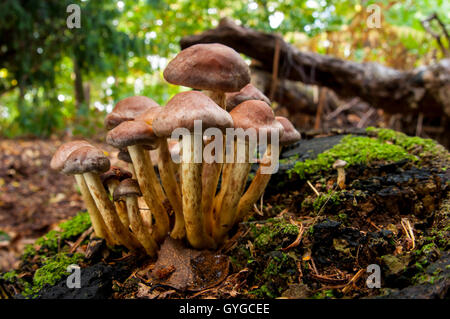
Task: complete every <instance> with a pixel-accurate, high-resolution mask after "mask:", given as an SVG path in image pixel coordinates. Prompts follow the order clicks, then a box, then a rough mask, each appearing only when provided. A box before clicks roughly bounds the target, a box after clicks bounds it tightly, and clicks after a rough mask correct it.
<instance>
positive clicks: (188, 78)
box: [164, 43, 250, 92]
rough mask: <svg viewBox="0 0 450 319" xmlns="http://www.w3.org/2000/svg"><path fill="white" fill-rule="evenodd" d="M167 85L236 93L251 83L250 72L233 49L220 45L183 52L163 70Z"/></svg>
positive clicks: (203, 45)
mask: <svg viewBox="0 0 450 319" xmlns="http://www.w3.org/2000/svg"><path fill="white" fill-rule="evenodd" d="M164 78H165V79H166V81H167V82H169V83H172V84H177V85H183V86H187V87H191V88H194V89H199V90H210V91H220V92H237V91H239V90H240V89H241V88H242V87H244V86H245V85H246V84H247V83H249V82H250V70H249V67H248V65H247V64H246V63H245V61H244V59H242V57H241V56H240V55H239V53H237V52H236V51H234V50H233V49H232V48H230V47H227V46H225V45H223V44H219V43H208V44H195V45H193V46H190V47H189V48H186V49H184V50H182V51H181V52H180V53H178V55H177V56H176V57H175V58H174V59H173V60H172V61H170V63H169V64H168V65H167V67H166V69H165V70H164Z"/></svg>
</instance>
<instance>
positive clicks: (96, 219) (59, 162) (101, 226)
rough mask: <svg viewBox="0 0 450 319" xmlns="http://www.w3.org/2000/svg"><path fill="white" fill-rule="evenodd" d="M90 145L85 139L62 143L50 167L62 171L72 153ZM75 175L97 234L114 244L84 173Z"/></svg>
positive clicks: (109, 243) (108, 242)
mask: <svg viewBox="0 0 450 319" xmlns="http://www.w3.org/2000/svg"><path fill="white" fill-rule="evenodd" d="M90 145H91V144H89V142H87V141H83V140H77V141H72V142H68V143H65V144H63V145H61V146H60V147H59V148H58V150H57V151H56V152H55V154H54V155H53V157H52V159H51V162H50V167H51V168H52V169H53V170H55V171H61V170H62V169H63V168H64V163H65V162H66V160H67V158H68V157H69V156H70V154H72V153H73V152H74V151H75V150H77V149H79V148H81V147H83V146H90ZM74 177H75V181H76V183H77V185H78V188H79V189H80V192H81V197H82V198H83V201H84V203H85V205H86V208H87V211H88V213H89V217H90V219H91V222H92V227H93V228H94V233H95V235H96V236H97V237H99V238H104V239H105V240H106V243H107V244H108V245H114V244H115V241H114V239H113V237H112V236H111V235H110V234H109V232H108V229H107V227H106V224H105V222H104V220H103V218H102V215H101V214H100V212H99V210H98V208H97V206H96V204H95V201H94V199H93V198H92V196H91V193H90V192H89V189H88V187H87V185H86V182H85V180H84V177H83V175H82V174H74Z"/></svg>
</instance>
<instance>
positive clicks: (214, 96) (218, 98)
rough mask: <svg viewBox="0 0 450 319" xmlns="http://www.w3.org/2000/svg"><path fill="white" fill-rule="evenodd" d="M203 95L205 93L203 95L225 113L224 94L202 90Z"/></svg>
mask: <svg viewBox="0 0 450 319" xmlns="http://www.w3.org/2000/svg"><path fill="white" fill-rule="evenodd" d="M203 93H205V95H207V96H208V97H209V98H210V99H211V100H213V101H214V102H216V104H217V105H218V106H220V107H221V108H223V109H224V110H225V111H226V110H227V108H226V101H225V99H226V96H225V93H224V92H220V91H209V90H204V91H203Z"/></svg>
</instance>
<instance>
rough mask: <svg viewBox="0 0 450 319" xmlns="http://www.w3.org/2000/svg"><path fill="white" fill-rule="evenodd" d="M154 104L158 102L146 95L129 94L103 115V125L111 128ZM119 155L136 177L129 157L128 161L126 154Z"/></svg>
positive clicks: (133, 117)
mask: <svg viewBox="0 0 450 319" xmlns="http://www.w3.org/2000/svg"><path fill="white" fill-rule="evenodd" d="M155 106H159V105H158V103H156V102H155V101H153V100H152V99H151V98H149V97H146V96H130V97H127V98H124V99H122V100H120V101H119V102H117V104H116V105H115V106H114V109H113V110H112V112H111V113H109V114H108V115H107V116H106V117H105V127H106V129H107V130H111V129H113V128H115V127H116V126H117V125H119V124H120V123H122V122H125V121H132V120H134V119H135V118H136V117H137V116H139V115H141V114H142V113H144V112H146V111H147V110H148V109H149V108H152V107H155ZM121 151H122V150H121ZM125 151H126V150H125ZM119 156H121V157H123V159H122V158H121V159H122V160H123V161H125V162H127V163H129V165H128V168H129V170H130V171H131V173H132V174H133V178H136V174H135V171H134V167H133V164H132V163H131V159H130V161H128V158H127V156H126V154H124V153H122V154H121V152H119ZM128 157H129V155H128ZM119 158H120V157H119Z"/></svg>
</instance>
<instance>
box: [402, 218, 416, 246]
mask: <svg viewBox="0 0 450 319" xmlns="http://www.w3.org/2000/svg"><path fill="white" fill-rule="evenodd" d="M401 225H402V227H403V230H404V231H405V233H406V236H407V237H408V239H409V240H410V241H411V243H412V247H411V249H412V250H414V248H415V247H416V238H415V236H414V230H413V229H412V227H411V223H410V222H409V220H408V219H407V218H402V220H401Z"/></svg>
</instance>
